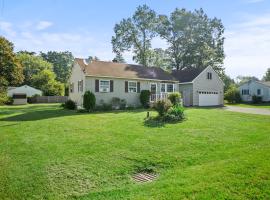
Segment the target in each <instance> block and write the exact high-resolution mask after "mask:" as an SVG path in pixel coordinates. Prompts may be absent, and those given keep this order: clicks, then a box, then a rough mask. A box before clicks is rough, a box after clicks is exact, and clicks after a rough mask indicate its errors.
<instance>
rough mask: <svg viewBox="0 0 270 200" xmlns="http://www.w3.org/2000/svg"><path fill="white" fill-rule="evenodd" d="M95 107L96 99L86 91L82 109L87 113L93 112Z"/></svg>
mask: <svg viewBox="0 0 270 200" xmlns="http://www.w3.org/2000/svg"><path fill="white" fill-rule="evenodd" d="M95 106H96V97H95V95H94V94H93V93H92V92H90V91H86V92H85V93H84V95H83V107H84V109H85V110H87V111H88V112H90V111H93V110H94V108H95Z"/></svg>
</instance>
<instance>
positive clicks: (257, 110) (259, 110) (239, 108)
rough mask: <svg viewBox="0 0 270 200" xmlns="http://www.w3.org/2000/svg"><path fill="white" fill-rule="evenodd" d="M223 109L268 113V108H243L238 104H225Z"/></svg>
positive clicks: (258, 113)
mask: <svg viewBox="0 0 270 200" xmlns="http://www.w3.org/2000/svg"><path fill="white" fill-rule="evenodd" d="M223 109H224V110H228V111H232V112H241V113H250V114H257V115H270V109H267V108H244V107H238V106H225V107H223Z"/></svg>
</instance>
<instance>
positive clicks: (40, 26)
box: [36, 21, 53, 31]
mask: <svg viewBox="0 0 270 200" xmlns="http://www.w3.org/2000/svg"><path fill="white" fill-rule="evenodd" d="M52 25H53V23H52V22H49V21H40V22H38V23H37V25H36V29H37V30H39V31H41V30H44V29H47V28H49V27H50V26H52Z"/></svg>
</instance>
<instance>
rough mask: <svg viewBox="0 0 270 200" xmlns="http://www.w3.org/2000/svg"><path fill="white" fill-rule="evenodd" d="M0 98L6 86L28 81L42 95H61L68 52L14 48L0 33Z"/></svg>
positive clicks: (64, 91)
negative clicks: (16, 50)
mask: <svg viewBox="0 0 270 200" xmlns="http://www.w3.org/2000/svg"><path fill="white" fill-rule="evenodd" d="M0 49H1V50H0V69H1V70H0V83H1V84H0V101H1V99H2V101H4V99H5V98H6V91H7V87H9V86H21V85H24V84H25V85H29V86H32V87H35V88H37V89H40V90H42V92H43V94H44V95H47V96H53V95H64V94H67V92H68V79H69V76H70V72H71V67H72V64H73V60H74V57H73V55H72V53H71V52H69V51H65V52H56V51H49V52H46V53H44V52H40V53H39V54H36V53H35V52H29V51H19V52H14V45H13V44H12V43H11V42H10V41H8V40H7V39H5V38H4V37H0Z"/></svg>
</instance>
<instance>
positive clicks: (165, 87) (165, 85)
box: [160, 83, 167, 93]
mask: <svg viewBox="0 0 270 200" xmlns="http://www.w3.org/2000/svg"><path fill="white" fill-rule="evenodd" d="M162 85H164V91H162V90H161V88H162ZM166 92H167V84H166V83H161V84H160V93H166Z"/></svg>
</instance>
